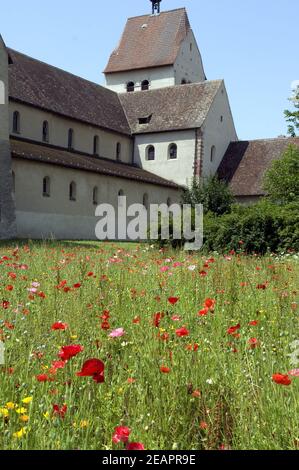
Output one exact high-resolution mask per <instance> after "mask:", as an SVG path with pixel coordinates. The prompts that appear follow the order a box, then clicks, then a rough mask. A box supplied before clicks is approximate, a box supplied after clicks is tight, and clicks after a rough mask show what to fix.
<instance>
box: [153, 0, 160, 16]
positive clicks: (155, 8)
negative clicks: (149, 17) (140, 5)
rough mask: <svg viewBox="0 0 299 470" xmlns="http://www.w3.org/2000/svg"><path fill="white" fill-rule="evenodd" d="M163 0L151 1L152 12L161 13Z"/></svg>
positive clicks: (154, 13)
mask: <svg viewBox="0 0 299 470" xmlns="http://www.w3.org/2000/svg"><path fill="white" fill-rule="evenodd" d="M161 1H162V0H151V2H152V14H153V15H159V13H160V3H161Z"/></svg>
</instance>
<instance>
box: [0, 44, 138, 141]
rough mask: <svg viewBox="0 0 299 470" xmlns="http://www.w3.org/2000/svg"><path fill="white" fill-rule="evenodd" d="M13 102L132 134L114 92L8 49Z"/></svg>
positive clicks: (10, 88) (10, 94)
mask: <svg viewBox="0 0 299 470" xmlns="http://www.w3.org/2000/svg"><path fill="white" fill-rule="evenodd" d="M8 52H9V54H10V57H11V59H12V61H13V63H12V64H11V65H10V66H9V96H10V99H12V100H15V101H18V102H22V103H26V104H29V105H31V106H35V107H38V108H40V109H44V110H47V111H51V112H54V113H57V114H59V115H62V116H65V117H68V118H71V119H75V120H77V121H81V122H84V123H86V124H90V125H92V126H96V127H101V128H103V129H107V130H108V129H109V130H112V131H114V132H118V133H120V134H127V135H129V134H130V128H129V125H128V122H127V119H126V116H125V113H124V111H123V108H122V106H121V103H120V101H119V97H118V95H117V94H116V93H114V92H113V91H110V90H108V89H107V88H104V87H102V86H100V85H97V84H96V83H92V82H89V81H88V80H84V79H83V78H80V77H77V76H76V75H72V74H71V73H68V72H65V71H64V70H61V69H58V68H56V67H53V66H51V65H48V64H45V63H44V62H40V61H39V60H36V59H33V58H31V57H28V56H26V55H24V54H21V53H20V52H16V51H14V50H12V49H8Z"/></svg>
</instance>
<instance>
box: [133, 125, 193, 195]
mask: <svg viewBox="0 0 299 470" xmlns="http://www.w3.org/2000/svg"><path fill="white" fill-rule="evenodd" d="M171 144H176V145H177V159H176V160H169V158H168V155H169V146H170V145H171ZM150 145H153V146H154V147H155V160H154V161H148V160H147V149H148V147H149V146H150ZM194 158H195V130H194V129H191V130H186V131H176V132H163V133H162V132H161V133H155V134H140V135H136V136H135V147H134V162H135V163H136V164H137V165H138V166H141V167H142V168H143V169H144V170H147V171H150V172H151V173H154V174H156V175H158V176H161V177H162V178H165V179H168V180H170V181H174V182H175V183H177V184H179V185H183V186H186V185H188V183H189V182H190V180H192V177H193V172H194Z"/></svg>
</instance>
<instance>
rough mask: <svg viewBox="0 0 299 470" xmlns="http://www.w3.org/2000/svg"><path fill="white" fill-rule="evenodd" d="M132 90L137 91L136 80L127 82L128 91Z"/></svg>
mask: <svg viewBox="0 0 299 470" xmlns="http://www.w3.org/2000/svg"><path fill="white" fill-rule="evenodd" d="M132 91H135V83H134V82H128V83H127V92H128V93H131V92H132Z"/></svg>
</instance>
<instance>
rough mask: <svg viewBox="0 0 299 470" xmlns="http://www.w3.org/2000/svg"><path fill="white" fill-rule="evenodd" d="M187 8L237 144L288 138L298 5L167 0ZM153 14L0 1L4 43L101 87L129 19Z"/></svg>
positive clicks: (103, 5)
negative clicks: (224, 94) (223, 90)
mask: <svg viewBox="0 0 299 470" xmlns="http://www.w3.org/2000/svg"><path fill="white" fill-rule="evenodd" d="M161 6H162V9H163V10H170V9H174V8H179V7H182V6H185V7H186V8H187V10H188V14H189V18H190V22H191V25H192V28H193V30H194V32H195V35H196V38H197V41H198V45H199V48H200V50H201V53H202V57H203V61H204V65H205V71H206V75H207V77H208V79H211V80H212V79H218V78H224V79H225V82H226V87H227V90H228V93H229V97H230V103H231V108H232V112H233V116H234V119H235V124H236V128H237V132H238V136H239V138H240V139H255V138H264V137H276V136H278V135H281V134H285V133H286V129H287V126H286V124H285V121H284V117H283V110H284V109H285V108H286V107H290V103H289V102H288V99H287V98H288V96H290V95H291V83H292V82H293V81H294V80H299V52H298V17H299V2H298V0H283V1H282V0H242V1H240V0H226V1H225V0H210V1H209V2H206V1H203V0H162V4H161ZM150 11H151V4H150V2H149V0H131V1H130V0H109V1H106V0H100V1H99V0H84V1H82V0H51V1H49V2H38V1H37V0H26V2H25V1H24V0H14V2H9V1H8V0H6V1H5V2H4V1H1V6H0V33H1V34H2V36H3V38H4V40H5V42H6V44H7V45H8V46H9V47H12V48H14V49H16V50H19V51H21V52H24V53H26V54H28V55H31V56H33V57H35V58H37V59H40V60H43V61H45V62H48V63H50V64H53V65H56V66H57V67H61V68H63V69H65V70H68V71H70V72H72V73H74V74H76V75H80V76H82V77H84V78H87V79H89V80H92V81H94V82H97V83H103V82H104V78H103V75H102V73H101V72H102V70H103V69H104V67H105V65H106V62H107V60H108V57H109V55H110V52H111V51H112V50H113V49H114V47H115V46H116V45H117V43H118V41H119V37H120V34H121V32H122V30H123V27H124V24H125V21H126V18H127V17H129V16H135V15H141V14H144V13H147V12H150Z"/></svg>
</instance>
